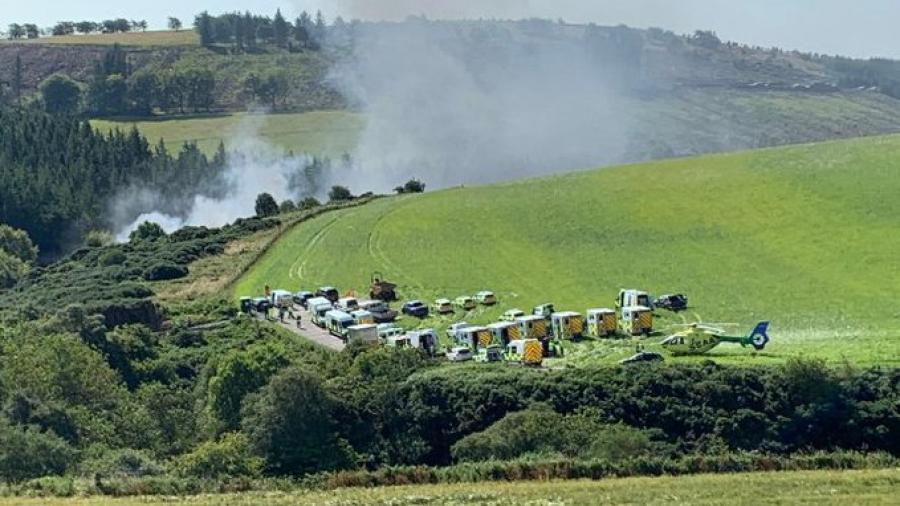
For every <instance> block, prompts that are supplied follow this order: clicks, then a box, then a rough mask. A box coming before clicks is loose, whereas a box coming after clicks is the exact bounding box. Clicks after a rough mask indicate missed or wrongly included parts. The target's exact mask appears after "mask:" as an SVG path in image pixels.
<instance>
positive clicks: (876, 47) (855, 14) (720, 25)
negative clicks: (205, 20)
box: [0, 0, 900, 57]
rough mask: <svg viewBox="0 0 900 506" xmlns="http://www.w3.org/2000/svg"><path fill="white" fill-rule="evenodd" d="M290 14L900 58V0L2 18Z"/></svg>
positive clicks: (340, 1)
mask: <svg viewBox="0 0 900 506" xmlns="http://www.w3.org/2000/svg"><path fill="white" fill-rule="evenodd" d="M277 7H281V9H282V11H283V12H284V13H285V15H286V16H290V17H293V16H295V15H297V14H298V13H299V12H300V11H301V10H303V9H307V10H310V11H314V10H316V9H322V10H323V12H325V14H326V16H328V17H329V19H330V18H332V17H334V16H335V15H338V14H339V15H342V16H344V17H345V18H347V19H350V18H354V17H356V18H362V19H385V18H390V19H398V18H403V17H405V16H407V15H410V14H426V15H428V16H429V17H431V18H459V17H470V18H477V17H502V18H522V17H532V16H538V17H548V18H553V19H556V18H563V19H565V20H567V21H573V22H595V23H597V24H606V25H608V24H619V23H625V24H627V25H629V26H636V27H647V26H659V27H662V28H667V29H671V30H674V31H676V32H679V33H684V32H691V31H693V30H694V29H698V28H699V29H711V30H715V31H717V32H718V33H719V35H720V36H721V37H722V38H725V39H729V40H736V41H739V42H746V43H750V44H757V45H764V46H771V45H777V46H780V47H784V48H790V49H793V48H796V49H802V50H808V51H816V52H821V53H839V54H845V55H851V56H861V57H867V56H891V57H900V30H898V29H897V26H898V24H897V23H898V20H900V1H898V0H855V1H852V2H851V1H849V0H151V1H146V0H143V1H140V2H129V1H124V0H0V26H3V27H5V26H6V25H7V24H9V23H12V22H20V23H22V22H36V23H38V24H40V25H42V26H44V25H51V24H53V23H54V22H55V21H59V20H70V19H71V20H78V19H84V18H89V19H104V18H110V17H125V18H130V19H146V20H147V21H148V22H149V23H150V24H151V26H153V27H163V26H164V25H165V21H166V17H167V16H170V15H174V16H177V17H180V18H182V21H184V22H185V25H188V24H190V20H191V19H193V16H194V14H196V13H197V12H199V11H202V10H209V11H210V12H212V13H218V12H224V11H232V10H246V9H247V8H250V10H252V11H253V12H270V11H271V12H274V11H275V9H276V8H277Z"/></svg>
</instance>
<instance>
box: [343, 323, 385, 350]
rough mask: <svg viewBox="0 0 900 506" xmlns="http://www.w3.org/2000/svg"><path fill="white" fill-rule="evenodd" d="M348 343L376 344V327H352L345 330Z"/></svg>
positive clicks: (369, 325)
mask: <svg viewBox="0 0 900 506" xmlns="http://www.w3.org/2000/svg"><path fill="white" fill-rule="evenodd" d="M347 342H348V343H364V344H370V345H374V344H378V327H377V326H375V325H371V324H368V325H353V326H351V327H349V328H347Z"/></svg>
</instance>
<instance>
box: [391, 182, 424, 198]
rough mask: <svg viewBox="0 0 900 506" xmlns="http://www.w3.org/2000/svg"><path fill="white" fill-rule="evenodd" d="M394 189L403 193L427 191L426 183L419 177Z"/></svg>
mask: <svg viewBox="0 0 900 506" xmlns="http://www.w3.org/2000/svg"><path fill="white" fill-rule="evenodd" d="M394 191H395V192H397V193H399V194H401V195H402V194H404V193H423V192H424V191H425V183H423V182H421V181H419V180H418V179H410V180H409V181H407V182H406V184H404V185H403V186H398V187H396V188H394Z"/></svg>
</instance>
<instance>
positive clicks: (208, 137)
mask: <svg viewBox="0 0 900 506" xmlns="http://www.w3.org/2000/svg"><path fill="white" fill-rule="evenodd" d="M363 121H364V119H363V117H362V116H361V115H359V114H354V113H351V112H344V111H316V112H306V113H291V114H266V115H263V114H246V113H236V114H224V115H212V116H198V117H185V118H175V119H159V120H150V121H129V120H115V121H109V120H92V121H91V124H92V125H94V126H95V127H96V128H99V129H101V130H105V129H111V128H119V129H123V130H127V129H130V128H131V127H132V126H137V127H138V129H139V130H140V131H141V133H143V134H144V136H146V137H147V138H148V139H149V140H150V142H152V143H156V142H158V141H159V139H164V140H165V141H166V144H167V145H168V147H169V149H170V150H173V151H175V150H177V149H179V148H180V146H181V145H182V144H184V143H185V142H196V143H197V145H198V146H199V147H200V148H201V149H202V150H203V151H204V152H206V153H207V154H212V153H213V152H215V150H216V148H217V147H218V146H219V143H220V142H222V141H225V144H226V146H227V147H230V146H234V145H235V144H236V143H239V142H240V140H241V138H243V137H245V136H248V135H252V134H256V135H257V136H258V137H259V138H260V139H262V140H264V141H266V142H268V143H269V144H271V145H272V146H274V147H276V148H280V149H284V150H285V151H288V150H291V151H293V152H295V153H313V154H324V155H329V156H334V157H336V156H340V155H342V154H343V153H345V152H349V151H351V150H352V149H353V147H354V146H355V145H356V140H357V138H358V136H359V133H360V131H361V130H362V128H363Z"/></svg>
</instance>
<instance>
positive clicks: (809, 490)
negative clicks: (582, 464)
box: [0, 469, 900, 506]
mask: <svg viewBox="0 0 900 506" xmlns="http://www.w3.org/2000/svg"><path fill="white" fill-rule="evenodd" d="M898 487H900V471H898V470H896V469H887V470H877V471H805V472H784V473H753V474H719V475H696V476H683V477H659V478H622V479H611V480H603V481H567V482H517V483H478V484H455V485H422V486H402V487H387V488H385V487H381V488H370V489H344V490H336V491H328V492H304V493H276V492H271V493H264V492H259V493H256V492H254V493H245V494H227V495H204V496H196V497H182V498H177V497H137V498H118V499H114V498H73V499H51V498H34V499H24V498H5V499H0V505H2V506H6V505H23V506H24V505H38V504H40V505H46V506H70V505H72V506H74V505H97V506H106V505H108V506H126V505H137V504H142V505H153V504H191V505H196V506H212V505H223V504H248V505H249V504H269V505H289V504H316V505H341V506H347V505H356V504H381V505H391V506H403V505H413V504H416V505H422V504H435V505H438V504H454V505H460V504H473V505H474V504H491V505H498V506H499V505H514V504H531V505H550V504H553V505H560V504H565V505H582V504H584V505H594V504H710V505H712V504H754V505H757V504H816V505H827V504H834V505H843V504H873V505H880V504H885V505H887V504H896V499H897V498H896V492H897V488H898Z"/></svg>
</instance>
